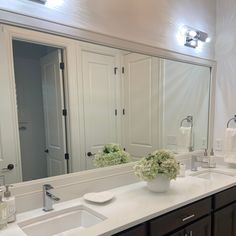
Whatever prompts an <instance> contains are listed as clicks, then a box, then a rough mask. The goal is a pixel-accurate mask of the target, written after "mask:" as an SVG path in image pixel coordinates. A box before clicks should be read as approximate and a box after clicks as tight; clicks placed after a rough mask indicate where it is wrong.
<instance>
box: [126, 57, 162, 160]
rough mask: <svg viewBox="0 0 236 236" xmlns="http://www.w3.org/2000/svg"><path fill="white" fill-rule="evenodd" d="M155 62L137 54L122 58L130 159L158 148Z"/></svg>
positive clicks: (127, 148) (155, 59)
mask: <svg viewBox="0 0 236 236" xmlns="http://www.w3.org/2000/svg"><path fill="white" fill-rule="evenodd" d="M158 61H159V59H157V58H154V57H151V56H147V55H142V54H136V53H131V54H128V55H126V56H125V58H124V64H125V75H124V96H125V98H124V103H125V116H124V138H125V148H126V150H127V152H129V153H130V154H131V155H132V156H133V157H142V156H144V155H147V154H148V153H151V152H152V151H154V150H155V149H157V148H158V103H159V102H158V74H159V72H158V71H159V70H158Z"/></svg>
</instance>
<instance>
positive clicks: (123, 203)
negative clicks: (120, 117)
mask: <svg viewBox="0 0 236 236" xmlns="http://www.w3.org/2000/svg"><path fill="white" fill-rule="evenodd" d="M222 168H223V167H221V168H220V170H222ZM218 169H219V168H218ZM223 169H224V168H223ZM228 170H229V169H227V171H228ZM230 171H231V172H234V173H236V169H231V170H230ZM235 185H236V177H230V178H222V179H217V181H211V180H207V179H201V178H197V177H192V176H186V177H184V178H180V177H179V178H177V179H176V180H175V181H171V187H170V190H169V191H168V192H166V193H153V192H150V191H149V190H148V189H147V188H146V183H145V182H138V183H135V184H130V185H126V186H122V187H119V188H114V189H110V190H109V191H111V192H112V193H113V194H114V195H115V198H114V199H113V200H112V201H110V202H108V203H106V204H100V205H98V204H92V203H89V202H86V201H85V200H84V199H83V198H78V199H74V200H71V201H67V202H62V203H58V204H55V205H54V208H55V210H54V211H57V210H61V209H64V208H68V207H72V206H76V205H85V206H86V207H88V208H90V209H92V210H94V211H96V212H98V213H100V214H102V215H103V216H105V217H106V218H107V219H105V220H104V221H102V222H100V223H98V224H96V225H94V226H92V227H90V228H87V229H84V230H81V229H73V230H70V231H68V232H64V233H63V234H60V235H63V236H75V235H80V236H93V235H94V236H95V235H112V234H115V233H117V232H120V231H123V230H125V229H128V228H130V227H132V226H135V225H137V224H140V223H142V222H145V221H147V220H150V219H152V218H155V217H157V216H160V215H163V214H165V213H168V212H170V211H172V210H175V209H177V208H180V207H182V206H184V205H187V204H189V203H192V202H194V201H197V200H200V199H202V198H205V197H207V196H210V195H212V194H214V193H217V192H219V191H222V190H224V189H227V188H230V187H232V186H235ZM43 214H47V213H45V212H43V211H42V209H36V210H32V211H29V212H25V213H21V214H18V215H17V221H16V222H15V223H11V224H9V225H8V227H7V228H6V229H4V230H2V231H0V235H1V236H26V234H25V233H24V232H23V231H22V230H21V229H20V228H19V226H18V223H19V222H22V221H24V220H27V219H30V218H32V217H37V216H40V215H43Z"/></svg>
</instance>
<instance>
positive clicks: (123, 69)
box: [122, 66, 125, 74]
mask: <svg viewBox="0 0 236 236" xmlns="http://www.w3.org/2000/svg"><path fill="white" fill-rule="evenodd" d="M124 73H125V67H124V66H122V74H124Z"/></svg>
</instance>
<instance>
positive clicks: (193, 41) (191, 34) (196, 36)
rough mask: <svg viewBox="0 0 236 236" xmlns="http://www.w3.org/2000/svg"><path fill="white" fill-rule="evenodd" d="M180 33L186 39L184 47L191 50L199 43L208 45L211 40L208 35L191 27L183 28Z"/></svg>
mask: <svg viewBox="0 0 236 236" xmlns="http://www.w3.org/2000/svg"><path fill="white" fill-rule="evenodd" d="M180 33H181V34H182V35H183V36H184V38H185V43H184V45H185V46H187V47H191V48H196V47H197V46H198V42H199V41H201V42H206V43H208V42H210V40H211V39H210V38H209V37H208V34H207V33H205V32H203V31H200V30H197V29H194V28H192V27H189V26H183V27H181V29H180Z"/></svg>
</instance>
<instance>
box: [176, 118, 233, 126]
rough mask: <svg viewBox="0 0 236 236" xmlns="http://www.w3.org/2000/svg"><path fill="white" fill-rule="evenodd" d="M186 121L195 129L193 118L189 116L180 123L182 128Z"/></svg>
mask: <svg viewBox="0 0 236 236" xmlns="http://www.w3.org/2000/svg"><path fill="white" fill-rule="evenodd" d="M235 119H236V118H235ZM184 121H187V122H188V123H190V125H191V127H193V116H187V117H186V118H184V119H183V120H181V122H180V127H183V123H184Z"/></svg>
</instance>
